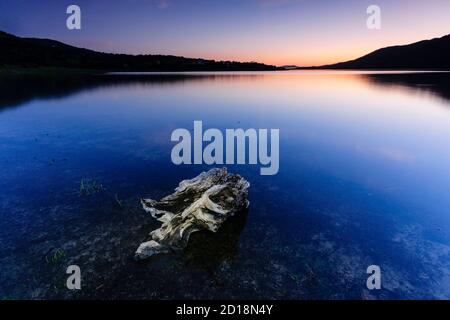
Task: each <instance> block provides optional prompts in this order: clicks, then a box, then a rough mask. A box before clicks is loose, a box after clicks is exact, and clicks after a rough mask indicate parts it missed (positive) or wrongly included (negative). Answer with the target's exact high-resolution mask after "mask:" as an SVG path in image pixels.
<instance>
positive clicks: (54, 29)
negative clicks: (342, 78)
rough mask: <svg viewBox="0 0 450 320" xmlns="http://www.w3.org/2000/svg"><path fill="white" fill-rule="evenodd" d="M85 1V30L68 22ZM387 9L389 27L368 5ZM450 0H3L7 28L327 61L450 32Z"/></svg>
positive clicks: (159, 49)
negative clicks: (371, 18)
mask: <svg viewBox="0 0 450 320" xmlns="http://www.w3.org/2000/svg"><path fill="white" fill-rule="evenodd" d="M70 4H77V5H79V6H80V7H81V13H82V30H72V31H70V30H68V29H67V28H66V22H65V21H66V18H67V14H66V8H67V6H68V5H70ZM370 4H376V5H378V6H380V7H381V14H382V28H381V30H369V29H367V27H366V19H367V17H368V15H367V13H366V9H367V7H368V6H369V5H370ZM449 15H450V1H449V0H429V1H424V0H369V1H367V0H334V1H325V0H239V1H238V0H227V1H216V0H208V1H207V0H198V1H196V0H192V1H188V0H128V1H125V0H124V1H111V0H99V1H92V0H71V1H66V0H40V1H34V0H25V1H21V0H2V1H1V2H0V30H2V31H6V32H9V33H13V34H15V35H18V36H27V37H40V38H51V39H55V40H59V41H63V42H65V43H68V44H71V45H75V46H79V47H86V48H89V49H94V50H99V51H105V52H116V53H131V54H173V55H182V56H187V57H196V58H197V57H201V58H207V59H216V60H238V61H258V62H264V63H268V64H275V65H287V64H296V65H300V66H308V65H321V64H327V63H333V62H339V61H343V60H349V59H353V58H356V57H359V56H361V55H363V54H366V53H368V52H370V51H373V50H375V49H378V48H380V47H385V46H389V45H396V44H407V43H411V42H415V41H418V40H423V39H429V38H434V37H441V36H443V35H446V34H449V33H450V16H449Z"/></svg>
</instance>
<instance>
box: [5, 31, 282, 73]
mask: <svg viewBox="0 0 450 320" xmlns="http://www.w3.org/2000/svg"><path fill="white" fill-rule="evenodd" d="M1 67H20V68H37V67H39V68H41V67H44V68H68V69H88V70H101V71H239V70H242V71H244V70H245V71H247V70H248V71H253V70H275V69H277V68H276V67H275V66H270V65H265V64H262V63H256V62H235V61H215V60H205V59H194V58H185V57H178V56H172V55H128V54H113V53H103V52H97V51H94V50H89V49H83V48H77V47H74V46H70V45H67V44H64V43H62V42H59V41H55V40H49V39H35V38H20V37H16V36H14V35H11V34H8V33H5V32H2V31H0V68H1Z"/></svg>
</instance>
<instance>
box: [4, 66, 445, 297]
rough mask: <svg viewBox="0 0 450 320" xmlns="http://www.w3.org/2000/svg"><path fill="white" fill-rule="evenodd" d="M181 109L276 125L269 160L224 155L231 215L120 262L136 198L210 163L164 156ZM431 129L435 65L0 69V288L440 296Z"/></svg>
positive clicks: (134, 223)
mask: <svg viewBox="0 0 450 320" xmlns="http://www.w3.org/2000/svg"><path fill="white" fill-rule="evenodd" d="M194 120H202V121H203V126H204V128H205V129H206V128H220V129H225V128H243V129H247V128H255V129H259V128H269V129H270V128H279V129H280V171H279V173H278V174H277V175H275V176H261V175H259V166H254V165H253V166H251V165H235V166H228V170H229V171H230V172H233V173H239V174H241V175H242V176H244V177H245V178H246V179H247V180H248V181H250V183H251V188H250V194H249V198H250V199H249V200H250V202H251V204H250V208H249V210H248V212H244V213H241V214H239V215H237V216H236V217H234V218H233V219H231V220H230V221H229V222H228V223H226V224H225V225H224V226H223V228H222V229H221V230H220V232H219V233H217V234H211V233H198V234H195V235H193V236H192V238H191V240H190V243H189V246H188V247H187V248H186V250H185V251H184V252H183V253H182V254H167V255H160V256H156V257H153V258H151V259H150V260H148V261H145V262H136V261H134V259H133V254H134V251H135V250H136V248H137V247H138V245H139V244H140V243H141V242H142V241H144V240H145V239H146V237H147V234H148V233H149V232H150V231H151V230H153V229H155V228H158V227H159V222H157V221H155V220H154V219H153V218H151V217H150V215H149V214H146V213H145V212H144V211H143V210H142V208H141V207H140V205H139V200H138V199H139V198H140V197H150V198H157V199H159V198H160V197H162V196H164V195H167V194H169V193H171V192H172V191H173V189H174V188H175V187H176V186H177V185H178V183H179V181H180V180H182V179H186V178H192V177H194V176H196V175H197V174H199V173H200V172H202V171H205V170H208V169H210V168H212V167H210V166H206V165H191V166H189V165H184V166H183V165H181V166H175V165H174V164H172V162H171V159H170V152H171V149H172V147H173V145H174V143H172V142H171V141H170V135H171V132H172V131H173V130H174V129H176V128H188V129H190V130H192V128H193V121H194ZM449 141H450V74H449V73H417V72H416V73H414V72H411V73H409V72H402V73H395V72H386V73H384V72H375V73H370V72H355V71H353V72H346V71H339V72H331V71H330V72H327V71H303V72H300V71H293V72H265V73H183V74H175V73H172V74H164V75H162V74H132V75H130V74H114V75H100V76H91V77H82V76H70V77H50V78H40V77H27V78H18V77H7V78H0V166H1V170H0V239H1V241H0V270H1V271H0V298H3V299H30V298H35V299H36V298H37V299H42V298H49V299H60V298H74V299H77V298H101V299H110V298H111V299H130V298H137V299H161V298H162V299H172V298H187V299H191V298H203V299H207V298H218V299H219V298H227V299H232V298H255V299H259V298H269V299H283V298H285V299H286V298H289V299H372V298H373V299H405V298H407V299H408V298H414V299H425V298H426V299H428V298H432V299H435V298H438V299H439V298H441V299H442V298H447V299H449V298H450V169H449V168H450V167H449V164H450V148H449ZM85 179H90V181H94V180H95V181H96V183H97V185H100V184H101V186H102V190H99V191H100V192H96V193H93V194H90V195H80V194H79V189H80V181H82V180H84V181H86V180H85ZM119 203H120V204H119ZM71 264H76V265H79V266H80V267H81V272H82V290H80V291H76V292H73V291H69V290H67V289H66V288H65V283H66V278H67V276H68V275H66V268H67V266H68V265H71ZM369 265H379V266H380V267H381V272H382V279H381V281H382V289H381V290H372V291H369V290H367V287H366V279H367V277H368V275H367V273H366V269H367V267H368V266H369Z"/></svg>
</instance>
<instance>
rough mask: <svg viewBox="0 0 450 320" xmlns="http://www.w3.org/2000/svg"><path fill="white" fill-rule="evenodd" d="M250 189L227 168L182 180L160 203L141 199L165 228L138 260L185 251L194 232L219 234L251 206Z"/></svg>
mask: <svg viewBox="0 0 450 320" xmlns="http://www.w3.org/2000/svg"><path fill="white" fill-rule="evenodd" d="M249 186H250V184H249V183H248V182H247V181H246V180H245V179H244V178H242V177H241V176H239V175H237V174H229V173H227V169H226V168H222V169H212V170H210V171H208V172H202V173H201V174H200V175H198V176H197V177H195V178H193V179H190V180H183V181H181V182H180V184H179V186H178V187H177V188H176V189H175V192H174V193H172V194H170V195H168V196H166V197H164V198H162V199H161V200H160V201H156V200H152V199H142V200H141V202H142V206H143V208H144V210H145V211H147V212H149V213H150V214H151V215H152V216H153V217H154V218H155V219H158V220H159V221H161V222H162V225H161V227H160V228H159V229H156V230H153V231H152V232H151V233H150V240H149V241H147V242H144V243H142V244H141V245H140V246H139V248H138V249H137V251H136V253H135V257H136V259H146V258H148V257H150V256H152V255H154V254H158V253H164V252H168V251H170V250H172V249H182V248H184V247H185V246H186V245H187V243H188V240H189V236H190V235H191V233H193V232H196V231H200V230H209V231H212V232H216V231H217V230H218V229H219V227H220V226H221V225H222V223H223V222H224V221H225V220H226V219H227V218H228V217H230V216H232V215H234V214H235V213H236V212H238V211H240V210H243V209H245V208H247V207H248V205H249V202H248V200H247V196H248V188H249Z"/></svg>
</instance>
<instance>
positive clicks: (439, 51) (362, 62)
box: [312, 35, 450, 70]
mask: <svg viewBox="0 0 450 320" xmlns="http://www.w3.org/2000/svg"><path fill="white" fill-rule="evenodd" d="M312 69H378V70H406V69H413V70H432V69H434V70H450V35H446V36H444V37H441V38H435V39H431V40H423V41H419V42H415V43H412V44H408V45H401V46H392V47H386V48H382V49H378V50H375V51H373V52H371V53H369V54H367V55H365V56H362V57H360V58H358V59H355V60H351V61H346V62H340V63H336V64H330V65H325V66H320V67H312Z"/></svg>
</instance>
